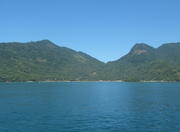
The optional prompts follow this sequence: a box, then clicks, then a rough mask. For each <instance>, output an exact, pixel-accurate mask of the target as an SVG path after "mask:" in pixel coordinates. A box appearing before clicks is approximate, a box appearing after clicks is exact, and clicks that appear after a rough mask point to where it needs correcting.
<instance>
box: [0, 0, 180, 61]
mask: <svg viewBox="0 0 180 132" xmlns="http://www.w3.org/2000/svg"><path fill="white" fill-rule="evenodd" d="M179 7H180V0H0V42H9V41H20V42H26V41H32V40H33V41H36V40H42V39H49V40H51V41H53V42H54V43H56V44H58V45H60V46H66V47H69V48H72V49H75V50H78V51H83V52H86V53H88V54H90V55H91V56H94V57H96V58H98V59H100V60H102V61H109V60H115V59H118V58H119V57H121V56H123V55H125V54H126V53H127V52H128V51H129V50H130V48H131V47H132V46H133V45H134V44H135V43H139V42H144V43H148V44H150V45H152V46H154V47H158V46H160V44H162V43H167V42H177V41H180V8H179Z"/></svg>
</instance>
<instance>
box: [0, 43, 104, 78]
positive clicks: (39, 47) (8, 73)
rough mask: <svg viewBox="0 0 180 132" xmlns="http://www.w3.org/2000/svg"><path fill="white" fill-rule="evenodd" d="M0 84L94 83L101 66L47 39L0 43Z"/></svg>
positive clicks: (80, 53) (99, 63)
mask: <svg viewBox="0 0 180 132" xmlns="http://www.w3.org/2000/svg"><path fill="white" fill-rule="evenodd" d="M0 61H1V62H0V81H44V80H97V78H99V74H98V71H99V69H101V68H102V67H103V65H104V63H102V62H100V61H98V60H97V59H95V58H93V57H90V56H89V55H87V54H85V53H82V52H76V51H74V50H71V49H69V48H65V47H59V46H57V45H55V44H53V43H52V42H50V41H48V40H43V41H37V42H29V43H1V44H0Z"/></svg>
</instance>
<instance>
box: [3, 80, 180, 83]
mask: <svg viewBox="0 0 180 132" xmlns="http://www.w3.org/2000/svg"><path fill="white" fill-rule="evenodd" d="M36 82H37V83H50V82H59V83H60V82H67V83H68V82H92V83H93V82H119V83H178V82H180V81H163V80H157V81H154V80H153V81H123V80H113V81H112V80H97V81H89V80H81V81H70V80H64V81H62V80H57V81H54V80H46V81H6V82H0V83H36Z"/></svg>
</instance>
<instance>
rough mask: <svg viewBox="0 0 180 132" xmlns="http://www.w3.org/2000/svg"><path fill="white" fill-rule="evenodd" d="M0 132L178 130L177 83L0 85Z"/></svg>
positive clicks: (179, 90) (179, 101)
mask: <svg viewBox="0 0 180 132" xmlns="http://www.w3.org/2000/svg"><path fill="white" fill-rule="evenodd" d="M0 132H180V83H120V82H44V83H0Z"/></svg>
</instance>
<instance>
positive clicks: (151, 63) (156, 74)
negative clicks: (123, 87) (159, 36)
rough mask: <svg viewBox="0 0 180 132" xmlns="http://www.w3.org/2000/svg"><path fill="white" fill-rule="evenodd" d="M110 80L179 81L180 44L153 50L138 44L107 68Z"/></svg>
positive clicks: (167, 45) (110, 63) (145, 45)
mask: <svg viewBox="0 0 180 132" xmlns="http://www.w3.org/2000/svg"><path fill="white" fill-rule="evenodd" d="M106 71H107V73H108V75H109V76H108V78H105V79H109V78H111V79H112V80H124V81H179V80H180V43H171V44H164V45H162V46H160V47H159V48H153V47H150V46H148V45H147V44H136V45H135V46H134V47H133V48H132V50H131V51H130V52H129V53H128V54H127V55H125V56H124V57H122V58H121V59H119V60H117V61H113V62H109V63H108V64H107V66H106Z"/></svg>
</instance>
